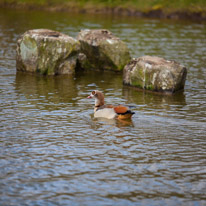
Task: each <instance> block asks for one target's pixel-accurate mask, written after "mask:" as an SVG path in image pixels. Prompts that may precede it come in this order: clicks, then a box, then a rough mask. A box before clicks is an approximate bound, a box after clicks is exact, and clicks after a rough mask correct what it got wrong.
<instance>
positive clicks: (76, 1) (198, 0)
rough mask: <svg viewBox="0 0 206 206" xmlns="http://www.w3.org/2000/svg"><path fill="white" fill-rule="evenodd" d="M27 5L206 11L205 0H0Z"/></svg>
mask: <svg viewBox="0 0 206 206" xmlns="http://www.w3.org/2000/svg"><path fill="white" fill-rule="evenodd" d="M3 2H6V3H17V4H24V5H25V4H27V5H45V6H47V5H50V6H64V5H65V6H70V5H72V6H78V7H88V6H96V7H117V6H118V7H119V6H121V7H123V8H133V9H137V10H140V11H147V10H153V9H154V10H155V9H162V10H165V11H174V10H175V11H182V10H187V11H206V0H173V1H172V0H0V3H3Z"/></svg>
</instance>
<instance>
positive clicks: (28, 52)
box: [16, 29, 80, 75]
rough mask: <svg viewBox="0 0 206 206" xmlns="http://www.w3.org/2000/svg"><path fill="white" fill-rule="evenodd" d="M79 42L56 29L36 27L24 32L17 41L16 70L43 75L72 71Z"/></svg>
mask: <svg viewBox="0 0 206 206" xmlns="http://www.w3.org/2000/svg"><path fill="white" fill-rule="evenodd" d="M79 50H80V44H79V42H78V41H77V40H75V39H74V38H72V37H70V36H67V35H65V34H62V33H60V32H57V31H52V30H48V29H36V30H29V31H27V32H25V33H24V34H23V35H22V36H21V37H20V39H19V40H18V42H17V55H16V67H17V70H18V71H25V72H37V73H41V74H45V75H55V74H70V73H73V72H74V69H75V67H76V62H77V56H78V53H79Z"/></svg>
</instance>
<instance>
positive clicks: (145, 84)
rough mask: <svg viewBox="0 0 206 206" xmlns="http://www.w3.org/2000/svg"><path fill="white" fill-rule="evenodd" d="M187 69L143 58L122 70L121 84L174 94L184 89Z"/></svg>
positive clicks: (158, 60)
mask: <svg viewBox="0 0 206 206" xmlns="http://www.w3.org/2000/svg"><path fill="white" fill-rule="evenodd" d="M186 75H187V69H186V68H185V67H184V66H182V65H181V64H179V63H177V62H175V61H169V60H165V59H163V58H160V57H152V56H143V57H140V58H136V59H133V60H132V61H131V62H130V63H129V64H127V65H126V66H125V68H124V72H123V83H124V84H126V85H131V86H135V87H138V88H141V89H146V90H152V91H157V92H169V93H174V92H176V91H178V90H181V89H183V88H184V85H185V80H186Z"/></svg>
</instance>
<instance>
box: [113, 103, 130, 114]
mask: <svg viewBox="0 0 206 206" xmlns="http://www.w3.org/2000/svg"><path fill="white" fill-rule="evenodd" d="M114 111H115V112H116V113H117V114H124V113H126V112H127V111H128V107H125V106H123V105H119V106H116V107H114Z"/></svg>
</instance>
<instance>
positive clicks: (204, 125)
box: [0, 9, 206, 206]
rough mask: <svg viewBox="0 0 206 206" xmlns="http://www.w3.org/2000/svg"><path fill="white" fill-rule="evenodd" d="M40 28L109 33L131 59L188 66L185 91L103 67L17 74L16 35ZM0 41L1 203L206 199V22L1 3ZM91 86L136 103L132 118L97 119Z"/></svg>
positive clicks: (115, 101)
mask: <svg viewBox="0 0 206 206" xmlns="http://www.w3.org/2000/svg"><path fill="white" fill-rule="evenodd" d="M36 28H48V29H54V30H57V31H60V32H63V33H66V34H69V35H71V36H73V37H75V36H76V35H77V33H78V32H79V31H80V30H81V29H86V28H90V29H96V28H106V29H109V30H111V31H112V32H113V33H114V34H115V35H116V36H119V37H120V38H121V39H123V40H124V41H126V42H127V44H128V46H129V47H130V49H131V54H132V56H134V57H138V56H142V55H158V56H161V57H165V58H167V59H174V60H176V61H178V62H180V63H182V64H184V65H185V66H186V67H187V68H188V76H187V81H186V86H185V90H184V92H180V93H177V94H176V95H174V96H162V95H157V94H151V93H144V92H140V91H136V90H135V89H133V88H130V87H125V86H123V85H122V76H121V75H120V74H116V73H115V74H114V73H109V72H104V73H98V72H94V71H93V72H84V73H77V74H75V76H70V77H68V76H57V77H42V76H35V75H29V74H22V73H17V74H16V68H15V49H16V42H17V39H18V38H19V36H20V35H21V34H22V33H24V32H25V31H26V30H29V29H36ZM0 39H1V41H0V120H1V122H0V205H3V206H4V205H21V206H22V205H35V206H36V205H49V206H53V205H118V206H119V205H120V206H121V205H158V206H159V205H195V206H196V205H206V196H205V193H206V161H205V159H206V135H205V134H206V66H205V63H206V55H205V54H206V25H205V24H197V23H193V22H172V21H160V20H147V19H141V20H139V19H135V18H125V17H124V18H123V17H122V18H121V17H118V18H114V17H112V16H108V17H103V16H91V15H90V16H89V15H75V14H66V13H47V12H34V11H32V12H25V11H12V10H2V9H1V10H0ZM94 89H98V90H101V91H103V92H104V93H105V96H106V102H107V103H113V104H119V103H122V104H129V105H132V106H134V109H133V110H134V111H135V112H136V114H135V115H134V116H133V119H132V121H131V122H122V121H112V120H110V121H109V120H103V119H100V120H99V119H94V118H93V104H94V102H93V101H92V100H91V99H86V97H87V96H88V95H89V94H90V92H91V91H92V90H94Z"/></svg>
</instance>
